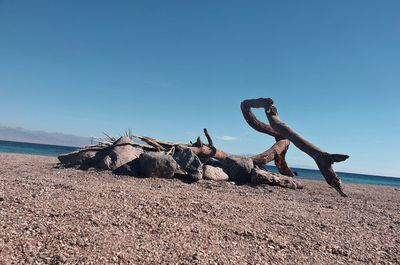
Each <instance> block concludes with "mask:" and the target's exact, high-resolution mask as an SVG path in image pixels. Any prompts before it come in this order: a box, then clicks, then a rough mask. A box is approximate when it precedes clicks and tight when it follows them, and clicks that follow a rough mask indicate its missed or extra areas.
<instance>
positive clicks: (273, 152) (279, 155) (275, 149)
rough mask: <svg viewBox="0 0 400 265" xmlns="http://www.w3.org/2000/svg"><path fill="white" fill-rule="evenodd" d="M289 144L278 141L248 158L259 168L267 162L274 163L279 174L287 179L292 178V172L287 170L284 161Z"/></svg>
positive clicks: (288, 142) (285, 141)
mask: <svg viewBox="0 0 400 265" xmlns="http://www.w3.org/2000/svg"><path fill="white" fill-rule="evenodd" d="M289 144H290V141H289V140H286V139H283V140H279V141H277V142H276V143H275V144H274V145H273V146H272V147H271V148H270V149H268V150H266V151H265V152H263V153H261V154H258V155H255V156H252V157H250V158H251V159H252V160H253V161H254V164H256V165H258V166H259V167H263V166H265V165H266V164H268V163H269V162H271V161H274V162H275V166H276V167H277V168H278V170H279V173H281V174H282V175H286V176H289V177H294V176H295V174H294V172H293V171H292V170H291V169H290V168H289V166H288V165H287V163H286V160H285V156H286V152H287V150H288V148H289Z"/></svg>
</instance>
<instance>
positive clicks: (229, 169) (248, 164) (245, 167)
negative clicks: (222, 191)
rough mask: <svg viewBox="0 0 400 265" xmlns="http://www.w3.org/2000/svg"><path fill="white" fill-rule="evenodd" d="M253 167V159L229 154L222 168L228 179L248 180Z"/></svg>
mask: <svg viewBox="0 0 400 265" xmlns="http://www.w3.org/2000/svg"><path fill="white" fill-rule="evenodd" d="M253 167H254V163H253V160H251V159H250V158H245V157H239V156H229V157H227V158H226V159H225V160H224V162H223V169H224V171H225V172H226V173H227V174H228V176H229V180H232V181H235V182H250V177H251V170H252V169H253Z"/></svg>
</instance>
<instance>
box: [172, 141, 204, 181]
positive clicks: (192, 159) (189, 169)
mask: <svg viewBox="0 0 400 265" xmlns="http://www.w3.org/2000/svg"><path fill="white" fill-rule="evenodd" d="M173 158H174V159H175V161H176V162H177V163H178V164H179V166H180V168H181V169H182V170H184V171H185V172H186V173H187V175H188V176H189V177H190V178H191V179H192V180H193V181H198V180H200V179H202V178H203V167H202V166H203V165H202V163H201V161H200V158H198V157H197V155H196V154H195V153H193V151H192V149H190V148H182V149H177V150H175V153H174V156H173Z"/></svg>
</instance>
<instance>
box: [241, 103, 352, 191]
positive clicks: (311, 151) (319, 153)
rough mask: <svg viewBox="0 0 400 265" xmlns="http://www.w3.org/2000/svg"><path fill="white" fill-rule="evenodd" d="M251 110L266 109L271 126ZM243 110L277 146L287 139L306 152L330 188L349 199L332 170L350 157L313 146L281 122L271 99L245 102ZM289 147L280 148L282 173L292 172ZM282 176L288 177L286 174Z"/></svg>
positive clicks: (255, 125) (252, 125)
mask: <svg viewBox="0 0 400 265" xmlns="http://www.w3.org/2000/svg"><path fill="white" fill-rule="evenodd" d="M251 108H264V110H265V114H266V116H267V118H268V121H269V124H266V123H263V122H261V121H259V120H258V119H257V118H256V116H255V115H254V114H253V113H252V111H251ZM241 109H242V113H243V116H244V118H245V120H246V121H247V123H248V124H249V125H250V126H251V127H252V128H254V129H255V130H257V131H259V132H262V133H265V134H268V135H271V136H273V137H275V139H276V140H277V143H276V144H275V145H278V143H279V142H280V141H284V139H287V140H289V141H290V142H292V143H293V144H294V145H295V146H296V147H297V148H299V149H300V150H301V151H303V152H305V153H306V154H308V155H309V156H310V157H311V158H313V159H314V161H315V163H316V164H317V166H318V168H319V170H320V171H321V173H322V175H323V176H324V177H325V180H326V182H327V183H328V184H329V185H330V186H332V187H333V188H335V189H336V190H337V191H338V192H339V193H340V194H341V195H342V196H344V197H347V195H346V194H345V193H344V192H343V188H342V183H341V180H340V178H339V176H338V175H337V174H336V172H335V171H334V170H333V168H332V164H333V163H334V162H341V161H344V160H346V159H347V158H349V156H348V155H343V154H330V153H327V152H325V151H323V150H322V149H320V148H319V147H317V146H315V145H314V144H312V143H311V142H309V141H307V140H306V139H305V138H303V137H302V136H301V135H299V134H298V133H297V132H295V131H294V130H292V129H291V128H289V127H288V126H287V125H286V124H285V123H283V122H282V121H281V120H280V118H279V115H278V111H277V108H276V107H275V106H274V101H273V100H272V99H270V98H259V99H249V100H245V101H243V102H242V103H241ZM275 145H274V146H275ZM282 145H284V144H282ZM288 146H289V143H287V145H286V149H285V150H284V148H282V147H280V148H279V150H284V151H281V153H280V158H279V159H280V163H279V162H278V165H279V166H278V165H277V167H278V169H279V171H280V172H281V171H284V170H287V169H288V170H290V169H289V167H287V164H286V161H285V154H286V151H287V148H288ZM275 164H276V160H275ZM282 167H283V168H282ZM286 168H287V169H286ZM288 172H289V171H288ZM290 172H291V170H290ZM290 172H289V173H290ZM281 173H282V172H281ZM292 173H293V172H292ZM282 174H284V175H287V174H285V173H282ZM288 176H290V175H288Z"/></svg>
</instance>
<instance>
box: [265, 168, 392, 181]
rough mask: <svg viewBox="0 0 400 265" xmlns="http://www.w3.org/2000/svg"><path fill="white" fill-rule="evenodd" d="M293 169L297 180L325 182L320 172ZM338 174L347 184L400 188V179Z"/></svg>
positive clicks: (273, 169)
mask: <svg viewBox="0 0 400 265" xmlns="http://www.w3.org/2000/svg"><path fill="white" fill-rule="evenodd" d="M267 169H268V170H270V171H273V172H277V168H276V167H274V166H269V165H268V166H267ZM291 169H292V170H293V171H296V172H297V174H298V175H297V176H296V178H299V179H312V180H325V179H324V177H323V176H322V174H321V172H319V171H318V170H313V169H304V168H293V167H292V168H291ZM336 173H337V174H338V175H339V177H340V178H341V179H342V181H343V182H345V183H346V182H347V183H356V184H371V185H387V186H400V178H394V177H384V176H373V175H364V174H355V173H347V172H336Z"/></svg>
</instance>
